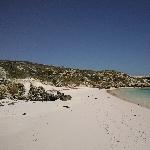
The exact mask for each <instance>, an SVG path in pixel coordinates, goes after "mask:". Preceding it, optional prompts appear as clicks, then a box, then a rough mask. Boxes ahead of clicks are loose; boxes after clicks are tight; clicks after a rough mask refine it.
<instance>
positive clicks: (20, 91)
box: [7, 82, 25, 99]
mask: <svg viewBox="0 0 150 150" xmlns="http://www.w3.org/2000/svg"><path fill="white" fill-rule="evenodd" d="M7 92H8V94H9V95H10V98H11V99H23V95H24V94H25V87H24V85H23V84H21V83H15V82H12V83H9V84H8V85H7Z"/></svg>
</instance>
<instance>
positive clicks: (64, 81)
mask: <svg viewBox="0 0 150 150" xmlns="http://www.w3.org/2000/svg"><path fill="white" fill-rule="evenodd" d="M0 68H1V69H0V76H5V77H6V78H7V79H8V78H9V79H14V78H16V79H25V78H34V79H38V80H40V81H41V82H49V83H51V84H52V85H54V86H79V85H85V86H91V87H99V88H109V87H128V86H136V87H141V86H150V78H148V77H147V78H144V77H143V78H137V77H136V78H135V77H131V76H129V75H127V74H125V73H122V72H118V71H114V70H103V71H93V70H79V69H72V68H64V67H55V66H48V65H43V64H36V63H32V62H27V61H7V60H1V61H0ZM0 78H1V77H0Z"/></svg>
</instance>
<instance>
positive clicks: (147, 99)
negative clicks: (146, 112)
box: [109, 88, 150, 108]
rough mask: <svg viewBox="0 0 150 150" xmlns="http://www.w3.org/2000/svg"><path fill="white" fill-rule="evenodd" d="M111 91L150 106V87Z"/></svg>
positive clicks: (121, 96)
mask: <svg viewBox="0 0 150 150" xmlns="http://www.w3.org/2000/svg"><path fill="white" fill-rule="evenodd" d="M109 92H110V93H111V94H113V95H115V96H117V97H119V98H122V99H124V100H127V101H129V102H132V103H136V104H138V105H142V106H144V107H148V108H150V88H120V89H114V90H111V91H109Z"/></svg>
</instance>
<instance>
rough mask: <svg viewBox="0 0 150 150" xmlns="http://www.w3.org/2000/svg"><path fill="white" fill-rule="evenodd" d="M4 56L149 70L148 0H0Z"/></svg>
mask: <svg viewBox="0 0 150 150" xmlns="http://www.w3.org/2000/svg"><path fill="white" fill-rule="evenodd" d="M0 59H11V60H28V61H33V62H38V63H44V64H52V65H60V66H66V67H68V66H69V67H75V68H82V69H83V68H87V69H96V70H101V69H115V70H120V71H123V72H126V73H129V74H132V75H133V74H135V75H142V74H150V0H0Z"/></svg>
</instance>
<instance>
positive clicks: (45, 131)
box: [0, 87, 150, 150]
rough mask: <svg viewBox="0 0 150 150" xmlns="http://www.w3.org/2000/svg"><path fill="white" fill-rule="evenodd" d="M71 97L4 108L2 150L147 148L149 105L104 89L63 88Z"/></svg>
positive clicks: (149, 144) (149, 140) (0, 122)
mask: <svg viewBox="0 0 150 150" xmlns="http://www.w3.org/2000/svg"><path fill="white" fill-rule="evenodd" d="M62 91H63V92H64V93H65V94H70V95H71V96H72V100H70V101H60V100H57V101H54V102H31V101H30V102H25V101H18V102H17V103H15V104H14V105H7V103H6V102H7V101H10V100H2V101H5V103H4V106H1V107H0V150H113V149H114V150H123V149H125V150H149V148H150V109H147V108H144V107H141V106H138V105H136V104H133V103H129V102H127V101H124V100H121V99H119V98H117V97H115V96H112V95H110V94H109V93H107V91H106V90H99V89H96V88H87V87H81V88H78V89H69V90H66V89H65V90H63V89H62Z"/></svg>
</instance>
